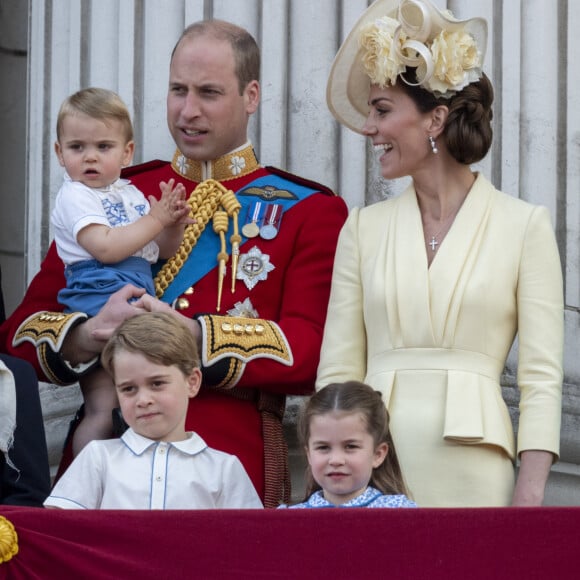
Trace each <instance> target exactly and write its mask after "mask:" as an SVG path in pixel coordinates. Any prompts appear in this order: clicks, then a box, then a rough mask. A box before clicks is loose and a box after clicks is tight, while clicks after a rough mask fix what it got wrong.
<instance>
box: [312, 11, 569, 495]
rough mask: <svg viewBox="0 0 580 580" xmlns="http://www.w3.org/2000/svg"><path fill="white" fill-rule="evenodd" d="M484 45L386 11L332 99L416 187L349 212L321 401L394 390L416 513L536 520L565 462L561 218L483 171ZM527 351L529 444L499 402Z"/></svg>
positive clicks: (359, 29) (347, 56)
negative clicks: (477, 169)
mask: <svg viewBox="0 0 580 580" xmlns="http://www.w3.org/2000/svg"><path fill="white" fill-rule="evenodd" d="M422 25H423V26H422ZM486 32H487V29H486V23H485V21H484V20H482V19H471V20H469V21H457V20H455V19H454V18H453V17H452V16H451V14H450V13H448V12H447V13H441V12H439V11H438V10H437V9H436V8H435V7H433V6H432V5H431V4H430V3H429V2H428V1H426V0H424V1H420V0H403V1H402V2H401V3H400V4H399V3H398V2H397V1H395V0H377V1H376V2H375V3H374V4H372V5H371V6H370V7H369V9H368V10H367V11H366V12H365V13H364V14H363V16H362V17H361V18H360V19H359V21H358V22H357V24H356V25H355V27H354V29H353V31H352V32H351V33H350V35H349V36H348V37H347V39H346V40H345V42H344V44H343V45H342V47H341V49H340V50H339V52H338V54H337V57H336V59H335V62H334V64H333V68H332V71H331V74H330V79H329V83H328V92H327V98H328V103H329V107H330V110H331V112H332V113H333V114H334V115H335V117H336V118H337V119H338V120H339V121H340V122H341V123H343V124H344V125H346V126H348V127H350V128H351V129H353V130H355V131H357V132H359V133H363V134H364V135H366V136H368V137H369V138H370V139H371V140H372V142H373V145H374V147H375V150H376V151H377V154H378V155H379V161H380V165H381V172H382V175H383V177H385V178H387V179H393V178H398V177H401V176H404V175H409V176H411V178H412V181H411V184H410V185H409V187H408V188H407V189H406V190H405V191H404V192H403V193H402V194H401V195H400V196H398V197H396V198H394V199H391V200H387V201H385V202H381V203H379V204H375V205H373V206H371V207H367V208H364V209H361V210H358V209H355V210H353V211H352V212H351V214H350V216H349V219H348V221H347V223H346V224H345V226H344V228H343V230H342V233H341V236H340V239H339V243H338V248H337V253H336V259H335V267H334V274H333V282H332V292H331V298H330V303H329V309H328V318H327V323H326V327H325V333H324V341H323V346H322V353H321V361H320V366H319V372H318V380H317V388H321V387H323V386H324V385H326V384H328V383H332V382H338V381H345V380H360V381H364V382H366V383H368V384H370V385H372V386H373V387H375V388H377V389H379V390H381V391H382V393H383V397H384V400H385V401H386V402H387V406H388V408H389V412H390V415H391V430H392V434H393V438H394V441H395V442H396V445H397V451H398V453H399V457H400V461H401V467H402V471H403V475H404V476H405V478H406V481H407V483H408V485H409V489H410V491H411V495H412V496H413V499H414V500H415V501H416V502H417V504H418V505H419V506H502V505H510V504H512V505H541V503H542V501H543V496H544V488H545V484H546V480H547V477H548V474H549V470H550V467H551V465H552V463H553V461H554V460H555V459H556V458H557V457H558V452H559V433H560V414H561V381H562V369H561V365H562V349H563V344H562V342H563V304H562V275H561V268H560V261H559V257H558V250H557V246H556V242H555V237H554V234H553V230H552V225H551V221H550V216H549V213H548V211H547V210H546V209H545V208H542V207H539V206H533V205H531V204H528V203H525V202H523V201H521V200H518V199H516V198H514V197H512V196H509V195H506V194H504V193H502V192H500V191H498V190H497V189H495V188H494V187H493V185H492V184H491V183H490V182H489V181H488V180H487V179H486V178H485V177H484V176H483V175H481V174H477V173H474V172H472V170H471V168H470V164H472V163H476V162H477V161H479V160H481V159H482V158H483V157H484V156H485V155H486V153H487V151H488V150H489V147H490V146H491V138H492V133H491V118H492V111H491V104H492V101H493V89H492V87H491V84H490V82H489V80H488V79H487V77H486V76H485V75H484V74H483V73H482V71H481V65H482V63H483V58H484V53H485V43H486ZM458 71H459V72H458ZM409 83H412V84H414V85H416V86H412V85H411V84H409ZM516 335H517V336H518V376H517V381H518V386H519V388H520V391H521V402H520V418H519V429H518V434H517V441H516V440H515V439H514V434H513V430H512V424H511V421H510V417H509V413H508V410H507V407H506V405H505V403H504V401H503V399H502V394H501V386H500V376H501V373H502V371H503V369H504V365H505V362H506V358H507V356H508V353H509V351H510V348H511V346H512V343H513V341H514V339H515V337H516ZM518 456H519V458H520V461H521V464H520V469H519V475H518V479H517V482H516V483H515V488H514V461H515V460H516V457H518Z"/></svg>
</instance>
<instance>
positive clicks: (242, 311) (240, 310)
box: [228, 298, 260, 318]
mask: <svg viewBox="0 0 580 580" xmlns="http://www.w3.org/2000/svg"><path fill="white" fill-rule="evenodd" d="M228 314H229V315H230V316H238V317H240V316H241V317H242V318H260V315H259V314H258V311H257V310H256V309H255V308H254V305H253V304H252V301H251V300H250V299H249V298H246V299H245V300H244V301H243V302H236V303H235V304H234V307H233V308H231V309H230V310H228Z"/></svg>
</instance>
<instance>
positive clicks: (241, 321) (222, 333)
mask: <svg viewBox="0 0 580 580" xmlns="http://www.w3.org/2000/svg"><path fill="white" fill-rule="evenodd" d="M197 319H198V320H199V322H200V324H201V327H202V330H203V334H204V338H205V341H204V346H203V349H202V353H201V355H202V362H203V364H204V366H209V365H211V364H213V363H216V362H218V361H220V360H223V359H224V358H228V357H233V358H235V359H238V360H240V361H242V362H243V363H244V364H245V363H247V362H249V361H251V360H253V359H256V358H269V359H272V360H276V361H278V362H280V363H282V364H284V365H287V366H291V365H292V364H293V363H294V357H293V355H292V351H291V349H290V345H289V344H288V341H287V340H286V337H285V336H284V333H283V332H282V330H281V329H280V327H279V326H278V325H277V324H276V323H275V322H272V321H271V320H262V319H258V318H242V317H237V316H219V315H213V314H205V315H201V316H199V317H198V318H197Z"/></svg>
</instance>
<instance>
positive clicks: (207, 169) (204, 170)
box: [171, 143, 260, 182]
mask: <svg viewBox="0 0 580 580" xmlns="http://www.w3.org/2000/svg"><path fill="white" fill-rule="evenodd" d="M171 167H173V169H174V170H175V171H177V173H179V174H180V175H183V176H184V177H186V178H187V179H190V180H191V181H198V182H199V181H205V180H206V179H215V180H216V181H227V180H228V179H236V178H237V177H243V176H244V175H248V174H250V173H252V171H255V170H256V169H258V167H260V164H259V163H258V160H257V159H256V154H255V153H254V148H253V147H252V144H251V143H247V144H246V145H244V146H242V147H240V149H237V150H236V151H232V152H231V153H228V154H227V155H224V156H223V157H220V158H219V159H215V160H213V161H195V160H193V159H188V158H187V157H185V155H183V153H181V151H180V150H179V149H177V150H176V151H175V154H174V155H173V160H172V161H171Z"/></svg>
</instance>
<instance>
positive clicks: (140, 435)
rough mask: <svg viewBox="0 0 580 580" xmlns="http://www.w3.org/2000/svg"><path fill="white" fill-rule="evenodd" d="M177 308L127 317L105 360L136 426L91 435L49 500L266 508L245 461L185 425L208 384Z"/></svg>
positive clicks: (70, 504)
mask: <svg viewBox="0 0 580 580" xmlns="http://www.w3.org/2000/svg"><path fill="white" fill-rule="evenodd" d="M178 316H179V315H177V314H172V313H169V312H146V313H143V314H139V315H137V316H134V317H133V318H130V319H128V320H126V321H125V322H124V323H122V324H121V325H120V326H119V327H118V328H117V330H116V331H115V332H114V334H113V336H112V337H111V338H110V340H109V341H108V343H107V345H106V346H105V348H104V350H103V352H102V355H101V362H102V365H103V367H104V368H105V370H107V371H108V372H109V373H110V374H111V375H112V377H113V380H114V382H115V387H116V390H117V395H118V397H119V404H120V406H121V411H122V414H123V418H124V420H125V421H126V422H127V424H128V425H129V429H128V430H127V431H126V432H125V433H124V434H123V435H122V436H121V438H120V439H110V440H95V441H91V442H90V443H89V444H88V445H87V446H86V447H85V448H84V449H83V450H82V451H81V453H80V454H79V455H78V456H77V457H76V458H75V460H74V461H73V463H72V464H71V465H70V467H69V468H68V469H67V471H66V472H65V473H64V474H63V475H62V477H61V478H60V479H59V480H58V482H57V483H56V485H55V487H54V489H53V490H52V493H51V494H50V496H49V497H48V498H47V499H46V501H45V502H44V505H45V506H46V507H57V508H69V509H74V508H80V509H83V508H84V509H208V508H261V507H262V503H261V501H260V498H259V496H258V494H257V493H256V490H255V489H254V487H253V485H252V483H251V481H250V478H249V476H248V475H247V473H246V471H245V470H244V468H243V466H242V464H241V462H240V461H239V460H238V458H237V457H235V456H234V455H230V454H227V453H223V452H221V451H218V450H216V449H212V448H210V447H208V446H207V445H206V443H205V442H204V441H203V439H202V438H201V437H200V436H199V435H197V434H196V433H193V432H186V431H185V416H186V413H187V408H188V403H189V399H191V398H193V397H195V396H196V394H197V392H198V391H199V388H200V385H201V371H200V369H199V354H198V350H197V345H196V342H195V339H194V338H193V335H192V334H191V332H190V331H189V329H188V328H187V327H186V326H185V324H184V323H183V322H181V321H180V320H179V319H178Z"/></svg>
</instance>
